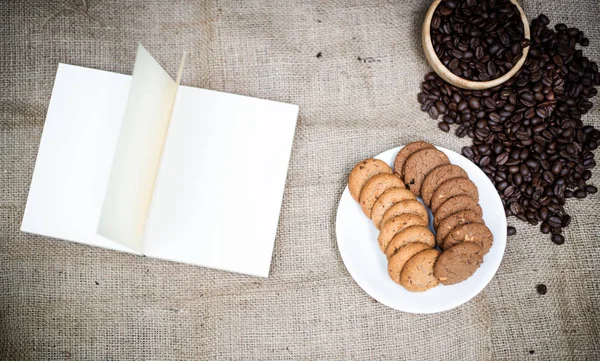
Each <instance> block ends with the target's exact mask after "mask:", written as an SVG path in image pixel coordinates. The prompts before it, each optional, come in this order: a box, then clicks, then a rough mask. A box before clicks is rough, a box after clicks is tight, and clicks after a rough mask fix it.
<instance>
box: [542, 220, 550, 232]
mask: <svg viewBox="0 0 600 361" xmlns="http://www.w3.org/2000/svg"><path fill="white" fill-rule="evenodd" d="M540 232H542V233H543V234H548V233H550V225H549V224H548V223H546V222H542V225H541V226H540Z"/></svg>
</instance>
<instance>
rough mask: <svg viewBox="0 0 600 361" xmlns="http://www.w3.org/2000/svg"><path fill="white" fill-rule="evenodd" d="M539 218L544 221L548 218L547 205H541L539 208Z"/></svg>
mask: <svg viewBox="0 0 600 361" xmlns="http://www.w3.org/2000/svg"><path fill="white" fill-rule="evenodd" d="M539 216H540V219H541V220H543V221H545V220H546V219H548V207H541V208H540V210H539Z"/></svg>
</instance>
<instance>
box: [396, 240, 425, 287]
mask: <svg viewBox="0 0 600 361" xmlns="http://www.w3.org/2000/svg"><path fill="white" fill-rule="evenodd" d="M429 248H431V247H429V246H428V245H426V244H425V243H421V242H414V243H409V244H407V245H406V246H404V247H402V248H400V249H399V250H398V252H396V254H394V255H393V256H392V257H391V258H390V259H389V261H388V274H389V275H390V278H391V279H392V280H393V281H394V282H396V283H397V284H400V274H401V272H402V268H403V267H404V265H405V264H406V262H407V261H408V260H409V259H411V258H412V256H414V255H415V254H417V253H419V252H421V251H424V250H426V249H429Z"/></svg>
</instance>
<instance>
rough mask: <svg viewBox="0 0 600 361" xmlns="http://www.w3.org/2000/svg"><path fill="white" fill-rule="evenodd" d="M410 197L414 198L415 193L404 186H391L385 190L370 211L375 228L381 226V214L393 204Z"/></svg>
mask: <svg viewBox="0 0 600 361" xmlns="http://www.w3.org/2000/svg"><path fill="white" fill-rule="evenodd" d="M410 199H416V198H415V195H414V194H412V192H411V191H409V190H408V189H404V188H391V189H388V190H387V191H385V193H383V194H382V195H381V196H380V197H379V198H378V199H377V201H376V202H375V204H374V205H373V210H372V211H371V219H372V220H373V224H374V225H375V227H376V228H377V229H380V228H381V220H382V219H383V215H384V214H385V212H387V210H388V209H390V208H391V207H392V206H393V205H394V204H396V203H398V202H402V201H407V200H410Z"/></svg>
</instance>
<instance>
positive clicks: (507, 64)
mask: <svg viewBox="0 0 600 361" xmlns="http://www.w3.org/2000/svg"><path fill="white" fill-rule="evenodd" d="M529 43H530V41H529V26H528V22H527V18H526V17H525V14H524V12H523V10H522V9H521V7H520V6H519V5H518V3H517V2H516V0H486V1H476V0H435V1H434V2H433V3H432V4H431V6H430V8H429V11H428V12H427V14H426V16H425V22H424V24H423V49H424V51H425V57H426V58H427V61H428V62H429V64H430V65H431V66H432V68H433V70H434V71H435V72H437V73H438V75H439V76H440V77H442V78H443V79H444V80H445V81H447V82H448V83H450V84H452V85H454V86H457V87H460V88H464V89H489V88H492V87H494V86H497V85H498V84H501V83H503V82H504V81H506V80H508V79H509V78H511V77H512V76H513V75H514V74H515V73H516V72H517V71H518V70H519V68H520V67H521V66H522V65H523V63H524V61H525V58H526V56H527V52H528V50H529ZM436 105H437V106H436V107H435V109H436V111H437V112H438V113H444V111H443V109H444V104H443V103H436ZM469 105H470V106H471V107H474V106H475V104H474V103H471V104H469ZM477 107H478V106H477ZM434 113H435V111H434ZM438 126H439V127H440V129H442V130H444V131H446V129H447V128H448V126H447V124H444V123H440V124H438Z"/></svg>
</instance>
